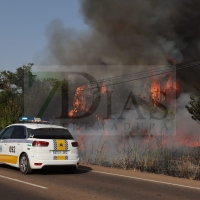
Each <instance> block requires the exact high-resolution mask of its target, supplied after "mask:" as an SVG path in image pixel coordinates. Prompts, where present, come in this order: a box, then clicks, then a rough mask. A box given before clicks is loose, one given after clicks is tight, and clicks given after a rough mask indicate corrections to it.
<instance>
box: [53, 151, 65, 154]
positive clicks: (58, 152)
mask: <svg viewBox="0 0 200 200" xmlns="http://www.w3.org/2000/svg"><path fill="white" fill-rule="evenodd" d="M51 153H52V154H67V153H68V151H51Z"/></svg>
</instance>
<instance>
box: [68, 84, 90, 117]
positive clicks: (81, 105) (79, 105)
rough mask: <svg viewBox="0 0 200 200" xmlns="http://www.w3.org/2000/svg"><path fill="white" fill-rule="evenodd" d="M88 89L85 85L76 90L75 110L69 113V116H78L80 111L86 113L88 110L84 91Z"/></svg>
mask: <svg viewBox="0 0 200 200" xmlns="http://www.w3.org/2000/svg"><path fill="white" fill-rule="evenodd" d="M85 88H86V86H85V85H83V86H80V87H78V88H77V89H76V93H75V95H74V103H73V109H72V110H70V111H69V113H68V114H69V116H70V117H74V116H76V115H77V113H78V111H85V110H87V102H86V99H85V96H84V89H85Z"/></svg>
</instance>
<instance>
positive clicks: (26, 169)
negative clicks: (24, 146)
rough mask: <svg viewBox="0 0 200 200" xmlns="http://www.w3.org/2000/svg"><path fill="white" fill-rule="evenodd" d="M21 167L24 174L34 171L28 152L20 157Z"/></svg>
mask: <svg viewBox="0 0 200 200" xmlns="http://www.w3.org/2000/svg"><path fill="white" fill-rule="evenodd" d="M19 169H20V172H21V173H22V174H30V173H31V172H32V169H31V167H30V163H29V159H28V156H27V154H26V153H23V154H22V155H21V156H20V158H19Z"/></svg>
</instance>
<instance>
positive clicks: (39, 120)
mask: <svg viewBox="0 0 200 200" xmlns="http://www.w3.org/2000/svg"><path fill="white" fill-rule="evenodd" d="M19 122H22V123H40V124H49V119H46V118H38V117H25V116H23V117H20V118H19Z"/></svg>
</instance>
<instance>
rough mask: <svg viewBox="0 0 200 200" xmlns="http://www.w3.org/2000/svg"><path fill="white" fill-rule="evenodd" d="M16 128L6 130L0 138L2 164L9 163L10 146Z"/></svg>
mask: <svg viewBox="0 0 200 200" xmlns="http://www.w3.org/2000/svg"><path fill="white" fill-rule="evenodd" d="M14 128H15V127H14V126H10V127H8V128H6V129H5V130H4V131H3V132H2V133H1V136H0V162H2V163H7V161H8V144H9V141H10V136H11V134H12V132H13V130H14Z"/></svg>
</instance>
